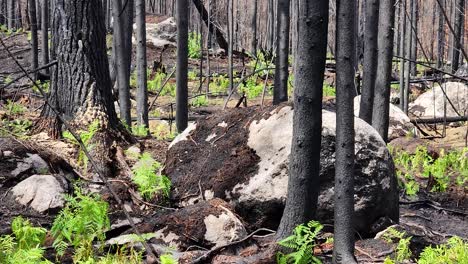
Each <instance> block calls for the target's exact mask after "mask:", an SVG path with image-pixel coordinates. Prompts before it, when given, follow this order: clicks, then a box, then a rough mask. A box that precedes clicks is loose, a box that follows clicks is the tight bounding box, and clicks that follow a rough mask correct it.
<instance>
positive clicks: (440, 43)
mask: <svg viewBox="0 0 468 264" xmlns="http://www.w3.org/2000/svg"><path fill="white" fill-rule="evenodd" d="M440 4H441V6H439V5H438V6H437V15H438V17H439V25H438V26H439V27H438V29H437V68H439V69H441V68H442V66H443V64H444V53H445V29H444V28H445V19H444V15H443V14H442V12H443V6H444V5H445V2H444V1H441V2H440Z"/></svg>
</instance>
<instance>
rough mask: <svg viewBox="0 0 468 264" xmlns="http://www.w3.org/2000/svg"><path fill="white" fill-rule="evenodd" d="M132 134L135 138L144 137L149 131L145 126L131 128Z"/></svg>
mask: <svg viewBox="0 0 468 264" xmlns="http://www.w3.org/2000/svg"><path fill="white" fill-rule="evenodd" d="M132 134H133V135H135V136H137V137H146V136H148V134H149V129H148V128H147V127H146V126H145V125H139V126H132Z"/></svg>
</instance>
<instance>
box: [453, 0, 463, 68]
mask: <svg viewBox="0 0 468 264" xmlns="http://www.w3.org/2000/svg"><path fill="white" fill-rule="evenodd" d="M455 3H456V4H455V22H454V27H453V28H454V30H455V32H454V35H453V41H452V43H453V48H452V72H453V73H455V72H456V71H457V70H458V65H459V63H460V49H461V47H462V44H461V43H462V40H463V35H462V27H463V24H464V18H465V16H464V14H465V12H464V10H465V0H456V1H455Z"/></svg>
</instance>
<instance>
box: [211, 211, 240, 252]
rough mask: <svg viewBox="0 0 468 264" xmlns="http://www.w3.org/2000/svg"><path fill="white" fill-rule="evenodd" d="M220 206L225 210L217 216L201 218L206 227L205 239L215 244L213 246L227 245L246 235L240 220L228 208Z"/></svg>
mask: <svg viewBox="0 0 468 264" xmlns="http://www.w3.org/2000/svg"><path fill="white" fill-rule="evenodd" d="M220 207H221V208H222V209H223V210H224V211H225V212H223V213H222V214H220V215H219V216H215V215H208V216H207V217H205V219H204V220H203V221H204V222H205V227H206V233H205V239H206V240H207V241H209V242H211V243H213V244H215V247H218V246H224V245H227V244H229V243H230V242H232V241H234V240H238V239H240V238H242V237H245V236H246V235H247V231H246V230H245V227H244V225H242V223H241V221H240V220H239V219H238V218H237V217H236V216H235V215H234V214H233V213H232V212H231V211H230V210H228V209H227V208H224V207H223V206H220Z"/></svg>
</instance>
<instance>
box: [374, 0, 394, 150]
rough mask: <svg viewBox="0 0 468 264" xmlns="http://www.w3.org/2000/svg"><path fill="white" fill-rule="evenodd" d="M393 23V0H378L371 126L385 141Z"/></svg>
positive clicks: (386, 138)
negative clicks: (376, 52)
mask: <svg viewBox="0 0 468 264" xmlns="http://www.w3.org/2000/svg"><path fill="white" fill-rule="evenodd" d="M394 23H395V0H380V11H379V28H378V31H379V36H378V60H377V61H378V62H377V76H376V79H375V96H374V109H373V115H372V126H373V127H374V128H375V129H376V130H377V132H379V134H380V136H381V137H382V139H383V140H384V141H385V142H387V141H388V125H389V112H390V110H389V109H390V82H391V78H392V59H393V34H394V31H393V25H394Z"/></svg>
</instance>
